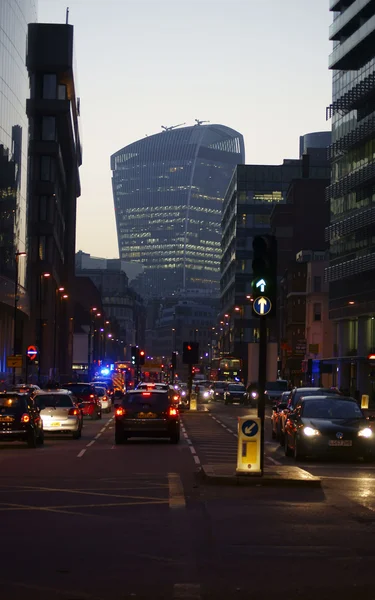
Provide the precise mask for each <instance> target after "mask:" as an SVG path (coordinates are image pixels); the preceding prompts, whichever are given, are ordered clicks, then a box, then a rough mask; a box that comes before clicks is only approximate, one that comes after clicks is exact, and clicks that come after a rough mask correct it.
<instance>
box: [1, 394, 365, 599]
mask: <svg viewBox="0 0 375 600" xmlns="http://www.w3.org/2000/svg"><path fill="white" fill-rule="evenodd" d="M207 408H208V409H209V411H208V412H202V413H199V414H194V415H192V414H186V415H183V417H182V420H183V427H184V429H183V432H184V434H183V436H182V440H181V443H180V444H179V445H172V444H170V443H168V442H167V441H150V440H139V441H138V440H136V441H130V442H129V443H128V444H125V445H121V446H115V445H114V430H113V420H112V416H109V415H104V416H103V419H102V420H101V421H96V422H91V421H87V422H86V421H85V428H84V435H83V437H82V439H81V440H77V441H73V440H70V439H63V438H55V439H51V438H47V439H46V443H45V447H43V448H38V449H35V450H31V449H28V448H27V447H26V446H24V445H20V444H13V443H12V444H10V443H8V444H0V469H1V471H0V472H1V478H0V519H1V521H0V527H1V538H0V539H1V543H0V590H1V591H0V597H1V599H3V598H4V600H21V599H22V600H24V599H25V598H26V599H27V600H63V599H64V600H66V599H68V600H107V599H108V600H124V599H127V598H136V599H137V598H144V599H150V600H154V599H159V598H160V599H165V600H169V599H173V598H184V599H194V600H199V599H203V600H211V599H218V600H224V599H225V600H231V599H232V598H234V599H239V600H243V599H245V598H246V599H247V598H256V599H269V598H274V597H277V598H278V600H280V598H284V597H285V598H287V599H288V600H289V599H290V598H293V599H294V598H303V599H304V600H306V599H307V600H309V599H310V598H311V599H313V598H314V600H315V599H316V598H319V600H325V599H327V600H328V599H330V600H331V599H332V598H333V597H340V600H341V599H343V598H344V599H346V598H348V599H352V598H361V600H363V599H367V598H368V599H370V598H371V599H373V598H374V597H375V587H374V576H373V572H372V565H373V564H374V559H375V512H374V510H375V502H374V484H375V477H374V475H375V466H374V467H372V466H371V465H370V466H369V465H364V464H362V463H360V462H355V463H348V464H346V463H328V462H319V463H317V462H316V461H314V462H311V463H310V462H309V461H306V462H304V463H303V464H301V466H302V467H303V468H304V469H306V470H308V471H310V472H311V473H314V474H318V475H320V476H322V477H323V488H322V490H318V489H310V490H307V489H304V490H301V489H280V488H277V489H273V488H262V487H259V488H257V487H256V488H246V487H242V486H241V487H229V486H214V485H206V484H203V483H202V482H201V481H200V479H199V478H198V477H197V476H196V473H197V471H198V470H199V466H200V464H201V463H202V462H203V461H204V462H205V463H207V462H209V461H211V462H213V461H219V462H223V461H224V462H225V461H228V462H230V463H232V462H233V466H235V453H236V443H237V440H236V437H235V434H236V422H237V416H238V415H239V414H246V413H249V412H251V411H249V409H244V408H241V407H238V406H223V405H222V404H211V405H208V406H207ZM269 424H270V423H269V420H268V422H267V428H266V436H267V437H268V439H267V441H269V442H270V443H268V444H266V454H267V459H266V460H267V461H268V464H277V463H282V464H294V463H293V460H292V459H289V458H285V457H284V456H283V452H282V451H281V449H279V448H278V446H277V444H275V443H273V442H272V441H271V437H270V431H269Z"/></svg>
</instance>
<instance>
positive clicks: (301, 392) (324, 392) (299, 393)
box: [292, 388, 337, 406]
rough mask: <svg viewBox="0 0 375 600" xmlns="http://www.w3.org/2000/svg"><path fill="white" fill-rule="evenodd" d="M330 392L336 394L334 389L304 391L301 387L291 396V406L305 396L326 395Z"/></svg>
mask: <svg viewBox="0 0 375 600" xmlns="http://www.w3.org/2000/svg"><path fill="white" fill-rule="evenodd" d="M330 394H332V396H337V392H335V390H324V389H319V388H316V389H315V390H314V389H310V390H305V391H304V390H303V389H301V390H297V391H296V393H295V394H294V397H292V402H293V406H295V405H296V403H297V401H298V400H301V398H306V397H307V396H328V395H330Z"/></svg>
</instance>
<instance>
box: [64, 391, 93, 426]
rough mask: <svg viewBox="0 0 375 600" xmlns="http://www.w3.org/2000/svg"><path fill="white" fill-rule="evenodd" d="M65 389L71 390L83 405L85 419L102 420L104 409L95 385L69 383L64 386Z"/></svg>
mask: <svg viewBox="0 0 375 600" xmlns="http://www.w3.org/2000/svg"><path fill="white" fill-rule="evenodd" d="M64 389H67V390H69V391H70V392H71V393H72V394H73V395H74V396H75V397H76V398H78V400H79V402H80V403H81V404H82V409H81V410H82V414H83V416H84V417H91V418H92V419H101V418H102V407H101V404H100V401H99V397H98V395H97V393H96V391H95V386H94V385H92V384H91V383H67V384H64Z"/></svg>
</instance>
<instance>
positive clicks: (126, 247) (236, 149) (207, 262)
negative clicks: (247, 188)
mask: <svg viewBox="0 0 375 600" xmlns="http://www.w3.org/2000/svg"><path fill="white" fill-rule="evenodd" d="M244 152H245V151H244V142H243V137H242V135H241V134H240V133H238V132H237V131H234V130H233V129H230V128H229V127H225V126H224V125H196V126H193V127H182V128H179V129H174V128H169V129H168V128H167V129H166V131H164V132H163V133H159V134H156V135H152V136H149V137H146V138H144V139H142V140H139V141H137V142H134V143H133V144H130V145H129V146H126V147H125V148H122V149H121V150H119V151H118V152H116V153H115V154H114V155H113V156H112V157H111V168H112V173H113V178H112V184H113V196H114V207H115V215H116V223H117V234H118V244H119V254H120V258H121V259H123V260H126V261H139V262H141V263H142V265H144V267H145V276H144V277H145V285H144V288H143V289H144V293H145V295H147V296H165V295H168V294H170V293H173V292H174V291H175V290H176V289H177V288H183V289H191V288H194V289H209V290H211V292H212V295H216V296H217V295H218V290H219V278H220V269H219V267H220V238H221V235H220V219H221V209H222V203H223V198H224V194H225V191H226V189H227V187H228V184H229V181H230V179H231V177H232V173H233V170H234V168H235V166H236V165H237V164H239V163H242V162H244V158H245V156H244Z"/></svg>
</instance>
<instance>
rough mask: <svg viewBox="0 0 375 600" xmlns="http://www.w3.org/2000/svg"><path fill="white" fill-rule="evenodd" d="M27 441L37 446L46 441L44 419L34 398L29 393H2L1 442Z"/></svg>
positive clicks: (30, 446)
mask: <svg viewBox="0 0 375 600" xmlns="http://www.w3.org/2000/svg"><path fill="white" fill-rule="evenodd" d="M15 440H18V441H22V442H26V443H27V445H28V446H29V448H36V447H37V445H38V444H43V442H44V431H43V421H42V419H41V417H40V414H39V410H38V408H37V406H36V405H35V402H34V400H33V399H32V398H31V397H30V396H29V395H28V394H18V393H17V392H2V393H0V443H1V442H4V441H9V442H11V441H15Z"/></svg>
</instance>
